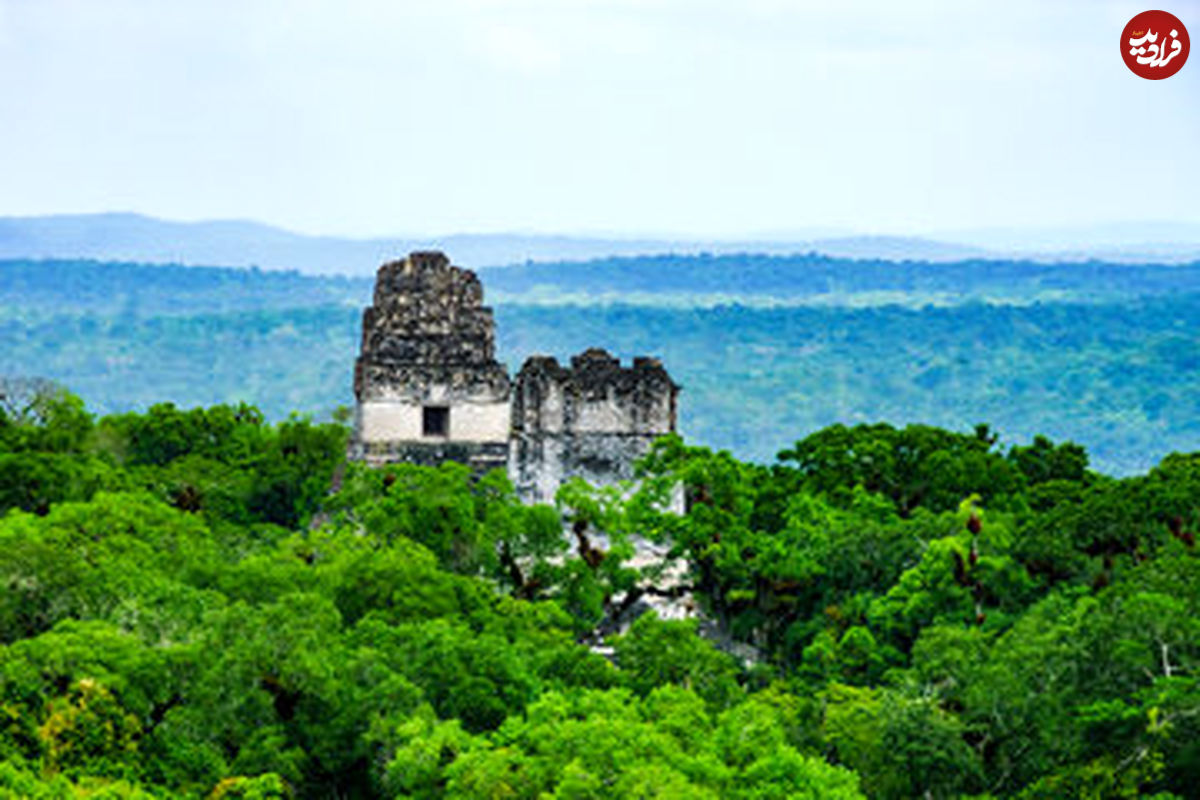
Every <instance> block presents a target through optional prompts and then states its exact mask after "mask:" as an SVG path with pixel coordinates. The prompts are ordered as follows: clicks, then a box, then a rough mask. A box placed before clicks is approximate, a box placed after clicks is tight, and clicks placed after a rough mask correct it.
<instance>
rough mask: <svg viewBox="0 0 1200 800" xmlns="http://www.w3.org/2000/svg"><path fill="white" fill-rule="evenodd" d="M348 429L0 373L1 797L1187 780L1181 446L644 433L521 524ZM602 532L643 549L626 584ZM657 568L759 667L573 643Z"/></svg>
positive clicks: (1171, 784) (1189, 630)
mask: <svg viewBox="0 0 1200 800" xmlns="http://www.w3.org/2000/svg"><path fill="white" fill-rule="evenodd" d="M346 435H347V431H346V429H345V428H344V427H343V426H342V425H340V424H338V423H335V422H330V423H314V422H312V421H310V420H308V419H306V418H301V417H292V418H289V419H286V420H283V421H280V422H275V423H272V422H269V421H267V420H265V419H264V417H263V415H262V414H261V413H260V412H258V410H257V409H255V408H253V407H251V406H247V405H216V406H212V407H208V408H194V409H189V410H183V409H179V408H177V407H175V406H172V405H170V404H159V405H154V406H152V407H150V408H149V409H147V410H146V411H143V412H128V413H121V414H115V415H107V416H100V417H97V416H95V415H93V414H91V413H89V412H88V411H87V409H86V408H85V406H84V404H83V402H82V401H81V400H79V399H78V398H76V397H75V396H73V395H71V394H68V393H66V392H63V391H61V390H58V389H56V388H55V387H53V386H50V385H48V384H42V383H36V382H34V383H30V382H9V383H7V384H6V385H5V399H4V405H3V412H2V413H0V509H3V516H2V517H0V640H2V644H0V796H7V797H21V798H26V797H34V798H59V797H89V798H101V797H102V798H127V797H128V798H133V797H177V796H183V797H198V798H282V797H305V798H307V797H313V798H322V797H331V798H332V797H342V798H345V797H360V798H374V797H388V798H392V797H423V798H435V797H458V798H468V797H470V798H476V797H482V798H488V797H492V798H510V797H512V798H538V797H562V798H567V797H570V798H622V797H627V798H635V797H636V798H648V797H660V798H667V797H672V798H674V797H734V798H737V797H744V798H785V797H789V798H791V797H798V798H806V797H807V798H856V797H881V798H906V797H929V798H949V797H976V798H983V797H995V798H1001V797H1005V798H1007V797H1013V798H1026V799H1032V798H1132V797H1150V796H1157V797H1159V798H1163V799H1164V800H1165V799H1166V798H1171V797H1188V796H1194V787H1195V786H1196V785H1198V783H1200V744H1198V743H1200V684H1198V680H1200V675H1198V672H1197V669H1198V668H1200V623H1198V622H1197V619H1198V616H1197V612H1198V611H1200V609H1198V608H1197V606H1198V605H1200V561H1198V560H1197V556H1196V551H1195V535H1196V531H1197V529H1198V528H1200V455H1196V454H1192V455H1172V456H1170V457H1168V458H1166V459H1165V460H1163V461H1162V462H1161V463H1160V464H1158V465H1157V466H1155V467H1154V468H1153V469H1151V470H1149V471H1148V472H1147V473H1145V474H1143V475H1137V476H1132V477H1126V478H1121V479H1116V478H1111V477H1106V476H1104V475H1102V474H1099V473H1097V472H1095V471H1092V470H1091V469H1090V468H1089V464H1088V456H1087V453H1086V452H1085V450H1084V449H1083V448H1082V447H1080V446H1078V445H1076V444H1074V443H1071V442H1058V443H1055V442H1052V441H1050V440H1049V439H1045V438H1037V439H1035V440H1034V441H1032V442H1031V443H1029V444H1023V445H1017V446H1009V445H1007V444H1005V443H1004V442H1003V441H1001V440H999V439H998V437H997V434H996V433H995V432H994V431H993V430H991V429H989V428H987V427H986V426H979V427H977V428H975V429H973V430H972V429H966V430H963V431H949V430H944V429H939V428H934V427H928V426H920V425H911V426H906V427H902V428H898V427H894V426H892V425H886V424H870V425H856V426H850V427H847V426H831V427H827V428H825V429H822V430H820V431H817V432H815V433H813V434H811V435H809V436H807V437H804V438H802V439H800V440H799V441H796V442H794V443H792V444H790V445H786V446H785V447H784V448H783V450H782V452H780V454H779V459H778V460H777V461H775V462H774V463H772V464H769V465H764V464H757V463H749V462H745V461H741V460H739V459H737V458H735V457H733V456H732V455H730V454H729V453H727V452H714V451H712V450H710V449H707V448H704V447H699V446H696V445H694V444H690V443H688V442H685V441H684V440H682V439H680V438H678V437H669V438H666V439H663V440H661V441H660V442H659V443H658V444H657V445H656V447H655V449H654V450H653V451H652V453H651V454H650V455H649V456H648V457H647V458H646V459H645V460H644V462H643V463H642V464H641V475H642V481H641V484H640V488H639V489H638V490H637V491H636V492H634V493H633V494H630V495H623V494H622V493H621V492H619V491H607V490H594V489H592V488H590V487H587V486H586V485H582V484H579V483H572V484H568V485H567V486H565V487H564V488H563V490H562V491H561V492H560V494H559V498H558V506H557V507H556V508H551V507H547V506H534V507H526V506H523V505H521V504H520V503H518V502H517V501H516V499H515V497H514V495H513V491H512V487H511V486H510V485H509V484H508V481H507V479H506V478H505V477H504V476H503V475H502V474H501V473H492V474H489V475H487V476H485V477H483V478H482V479H479V480H475V479H473V478H472V477H471V476H470V474H469V473H468V472H467V470H466V469H465V468H462V467H459V466H457V465H445V466H443V467H440V468H436V469H435V468H419V467H415V466H411V465H396V466H392V467H388V468H384V469H379V470H370V469H366V468H364V467H362V466H361V465H356V464H346V463H344V452H345V438H346ZM784 441H785V442H786V440H784ZM781 444H783V442H781ZM677 487H682V493H683V499H684V505H685V507H686V512H685V513H682V514H675V513H670V512H668V511H665V510H664V509H665V508H666V507H667V506H666V504H665V499H666V497H667V496H668V495H670V494H671V493H672V492H675V491H678V488H677ZM564 522H565V523H566V524H567V530H568V531H569V532H570V533H569V534H568V535H564V527H563V525H564ZM601 533H603V534H605V536H604V537H601V536H600V534H601ZM634 534H637V535H640V536H645V537H649V538H651V539H655V540H658V541H660V542H663V543H667V544H668V545H669V553H668V555H667V557H666V558H665V559H664V561H663V562H660V563H654V564H650V565H643V566H640V567H637V568H635V567H633V566H632V565H631V557H632V555H633V545H632V540H631V538H630V537H631V536H633V535H634ZM602 541H604V542H607V544H605V545H603V546H601V545H600V544H599V542H602ZM665 562H676V563H677V564H681V565H683V568H684V575H685V577H684V581H685V583H686V586H685V587H684V588H686V589H687V590H688V591H690V592H691V594H692V596H693V597H694V599H695V601H696V603H697V604H698V605H699V607H700V608H701V609H702V610H703V612H704V613H705V615H706V616H707V617H708V618H710V619H713V620H716V621H718V622H719V623H720V626H721V628H722V630H723V631H724V632H725V635H726V636H727V637H728V638H730V639H732V640H733V641H735V642H739V643H741V645H742V646H743V647H745V646H750V647H753V648H754V650H755V651H756V652H757V653H758V658H757V659H754V660H751V661H743V660H741V659H739V658H734V657H732V656H730V655H728V654H727V653H726V652H723V651H722V650H720V649H717V648H716V647H715V646H714V645H713V644H711V643H710V641H709V640H707V639H705V638H703V637H701V636H699V635H698V634H697V632H696V627H695V623H694V622H688V621H676V622H664V621H660V620H658V619H657V618H655V617H654V616H653V615H646V616H643V617H641V618H640V619H639V620H638V621H637V622H636V623H635V624H634V625H633V626H632V628H631V629H629V630H628V631H627V632H626V633H624V634H623V635H618V636H610V637H608V639H607V640H606V644H608V645H610V646H611V647H612V659H611V660H610V659H608V658H606V657H603V656H601V655H598V654H597V653H596V652H594V651H593V650H592V649H591V648H590V647H589V646H588V645H589V644H592V643H594V642H595V632H596V629H597V626H598V625H601V624H602V622H603V621H604V620H605V618H606V616H607V615H608V614H610V613H611V612H612V611H613V607H614V606H616V605H625V604H626V603H627V601H628V600H629V599H630V598H631V597H636V595H637V594H638V593H646V592H652V591H654V590H655V587H657V586H659V583H660V582H661V574H662V570H663V569H664V568H665V567H666V566H668V565H667V564H666V563H665Z"/></svg>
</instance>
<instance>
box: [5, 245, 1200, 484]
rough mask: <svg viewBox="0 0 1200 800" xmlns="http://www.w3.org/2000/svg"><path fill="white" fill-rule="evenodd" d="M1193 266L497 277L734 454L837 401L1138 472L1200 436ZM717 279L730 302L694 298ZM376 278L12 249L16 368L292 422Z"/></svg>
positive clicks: (332, 395)
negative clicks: (1057, 444) (657, 380)
mask: <svg viewBox="0 0 1200 800" xmlns="http://www.w3.org/2000/svg"><path fill="white" fill-rule="evenodd" d="M1197 275H1200V271H1198V270H1197V269H1196V267H1194V266H1156V265H1146V266H1137V265H1113V264H1100V263H1092V264H1036V263H1031V262H994V263H993V262H965V263H963V264H930V263H924V262H871V261H866V262H859V261H849V260H845V259H829V258H824V257H819V256H803V257H801V256H796V257H767V256H751V255H747V256H721V257H711V258H703V257H666V256H664V257H647V258H642V259H621V260H614V261H598V262H588V263H584V264H558V265H531V266H528V267H512V268H504V269H496V270H486V271H484V274H483V280H484V281H485V288H486V292H487V298H488V300H489V302H491V303H493V304H494V305H495V312H496V320H497V345H498V351H499V352H498V355H499V357H500V359H501V360H502V361H505V362H507V364H508V366H509V368H510V370H511V371H514V372H515V371H516V370H517V369H518V368H519V366H520V364H521V363H522V362H523V361H524V359H525V358H526V357H528V356H529V355H531V354H534V353H546V354H551V355H555V356H557V357H559V358H560V359H565V358H569V357H570V356H571V355H574V354H576V353H579V352H581V351H583V350H584V349H586V348H588V347H593V346H597V345H602V346H605V347H608V348H609V349H610V350H612V351H613V352H614V353H615V354H617V355H619V356H621V357H622V358H625V359H628V358H630V357H632V356H635V355H643V354H653V355H657V356H659V357H661V358H662V359H663V362H664V364H665V365H666V366H667V368H668V369H669V370H670V372H671V374H672V376H673V377H674V378H675V379H676V380H677V381H678V382H679V383H680V384H682V385H683V388H684V392H683V395H682V398H681V403H680V425H681V430H682V431H683V432H684V434H685V435H686V436H687V437H688V438H689V439H690V440H692V441H695V442H699V443H703V444H707V445H710V446H712V447H714V448H718V449H729V450H731V451H732V452H733V453H735V454H736V455H737V456H739V457H740V458H744V459H749V460H755V461H759V462H762V463H769V462H770V460H771V459H772V458H773V457H774V454H775V451H776V450H778V449H779V446H780V443H781V442H786V441H789V440H790V439H792V438H796V437H798V436H801V435H803V434H807V433H812V432H814V431H817V430H820V429H822V428H824V427H826V426H828V425H831V424H834V423H838V422H843V423H848V424H850V423H858V422H874V421H876V420H888V421H890V422H892V423H894V424H907V423H909V422H920V423H927V424H933V425H939V426H942V427H947V428H951V429H956V430H958V429H966V428H969V427H971V426H973V425H974V424H975V423H977V422H979V421H981V420H987V421H989V422H991V423H992V424H993V425H995V426H996V427H997V428H999V429H1001V430H1003V431H1004V432H1005V434H1006V436H1007V437H1009V438H1010V440H1012V441H1020V442H1025V443H1028V442H1029V441H1032V438H1033V437H1034V436H1035V435H1038V434H1046V435H1050V436H1052V437H1054V438H1061V439H1070V440H1073V441H1077V442H1080V443H1082V444H1084V445H1086V446H1087V448H1088V452H1089V453H1090V454H1091V457H1092V460H1093V463H1094V465H1095V466H1096V467H1097V468H1098V469H1100V470H1101V471H1104V472H1107V473H1111V474H1135V473H1139V472H1145V471H1146V470H1147V469H1149V468H1150V467H1152V466H1153V465H1154V464H1156V463H1157V462H1158V461H1159V460H1160V459H1161V458H1162V457H1163V456H1165V455H1166V454H1167V453H1170V452H1172V451H1175V450H1183V451H1191V450H1197V449H1200V368H1198V367H1200V359H1198V358H1197V355H1196V354H1197V353H1200V294H1198V293H1197V291H1196V289H1197V287H1198V286H1200V278H1197ZM548 281H551V282H556V283H553V285H549V288H547V286H548V284H547V282H548ZM680 286H685V287H686V286H691V287H692V289H693V290H694V292H693V294H692V295H687V294H685V295H680V294H679V293H678V292H677V291H676V290H677V289H678V288H679V287H680ZM539 287H541V288H539ZM622 287H623V288H622ZM614 288H622V291H623V292H624V294H622V293H617V294H615V295H614V294H612V292H611V290H613V289H614ZM710 291H711V292H715V293H717V294H719V295H720V297H721V301H720V303H719V304H716V305H713V304H712V303H709V302H708V301H705V300H704V298H703V297H702V296H701V294H703V293H704V292H710ZM639 293H640V294H639ZM696 293H700V294H696ZM369 297H370V283H369V281H365V280H362V279H347V278H313V277H306V276H301V275H297V274H295V273H285V272H265V271H254V270H233V269H218V268H196V267H182V266H171V265H159V266H154V265H138V264H103V263H95V262H63V261H12V262H0V375H41V376H45V377H48V378H52V379H55V380H57V381H59V382H61V383H64V384H66V385H67V386H70V387H71V388H72V389H73V390H75V391H77V392H79V393H80V394H81V395H83V396H85V397H87V398H88V402H89V403H90V404H91V405H92V407H93V408H94V409H95V410H97V411H98V412H101V413H112V412H121V411H127V410H132V409H140V410H145V409H147V408H149V407H150V406H151V405H153V404H154V403H157V402H162V401H168V400H169V401H172V402H175V403H177V404H179V405H181V406H191V405H212V404H217V403H237V402H243V401H245V402H251V403H253V404H254V405H256V406H257V407H258V408H260V409H261V410H262V411H263V413H264V414H266V416H267V417H268V418H269V419H271V420H275V421H278V420H282V419H285V418H286V417H287V415H288V414H289V413H291V412H292V411H294V410H299V411H301V412H304V413H310V414H313V415H314V416H315V417H318V418H326V419H327V418H328V415H329V414H330V413H331V412H332V411H333V410H334V409H335V408H337V407H338V406H341V405H349V404H350V403H351V402H352V394H351V372H352V369H351V364H352V362H353V359H354V357H355V355H356V353H357V349H358V344H359V340H360V336H361V310H362V307H363V306H364V305H365V304H366V303H367V302H368V299H369ZM547 297H548V298H549V299H550V300H551V301H552V302H541V300H539V298H543V299H545V298H547ZM763 298H768V299H772V302H775V301H779V303H781V304H777V305H768V306H766V307H764V306H762V305H758V303H760V301H762V300H763ZM789 298H791V299H796V298H799V299H800V301H802V302H801V304H799V305H788V304H787V303H788V302H791V300H789ZM931 299H937V303H936V304H935V305H927V303H929V302H930V301H931ZM810 301H812V302H811V303H810Z"/></svg>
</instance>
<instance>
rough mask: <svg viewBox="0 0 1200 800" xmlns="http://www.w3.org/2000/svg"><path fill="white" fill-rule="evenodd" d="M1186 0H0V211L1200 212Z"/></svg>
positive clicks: (399, 225) (980, 221)
mask: <svg viewBox="0 0 1200 800" xmlns="http://www.w3.org/2000/svg"><path fill="white" fill-rule="evenodd" d="M1147 7H1159V8H1164V9H1165V10H1169V11H1172V12H1173V13H1175V14H1176V15H1177V16H1179V17H1180V18H1182V19H1183V21H1184V23H1185V24H1187V25H1188V26H1189V28H1190V30H1191V34H1192V37H1193V39H1194V40H1195V41H1197V42H1200V0H1172V2H1168V3H1167V4H1166V5H1162V4H1151V6H1147V5H1146V0H1138V2H1105V1H1104V0H1086V1H1082V0H1081V1H1079V2H1065V1H1064V0H991V1H989V2H978V1H976V0H944V1H943V2H931V1H929V0H900V1H897V0H870V1H868V0H858V1H855V0H840V1H839V2H826V3H816V2H781V1H775V2H772V1H770V0H762V1H761V2H755V1H754V0H739V1H737V2H704V1H703V0H647V1H646V2H634V1H633V0H593V1H591V2H588V1H585V0H558V1H557V2H537V1H531V2H501V1H500V0H492V1H488V0H431V1H430V2H396V1H395V0H392V1H390V2H384V0H370V1H365V0H364V1H362V2H355V0H274V1H267V0H263V1H257V0H233V1H229V0H204V2H181V1H176V2H164V1H163V0H103V2H101V1H100V0H95V1H93V2H83V1H82V0H73V1H72V0H0V214H40V213H53V212H87V211H103V210H132V211H139V212H143V213H147V214H153V215H157V216H164V217H169V218H176V219H201V218H231V217H240V218H251V219H257V220H262V221H265V222H270V223H274V224H279V225H283V226H286V227H290V228H293V229H296V230H300V231H304V232H311V233H330V234H351V235H371V234H413V235H429V234H437V233H446V232H451V231H472V232H477V231H505V230H520V231H539V232H569V233H583V232H592V233H598V232H604V233H626V234H646V233H651V234H675V235H686V236H704V237H712V236H745V235H761V234H763V233H768V234H784V235H786V234H790V233H794V232H807V231H811V230H813V229H817V230H820V229H843V230H854V231H861V232H872V233H897V234H919V233H929V232H937V231H944V230H951V229H962V228H978V227H984V226H1028V225H1060V224H1083V223H1096V222H1108V221H1117V220H1142V219H1156V220H1179V221H1186V222H1200V188H1198V186H1200V55H1198V54H1192V57H1191V59H1190V61H1189V63H1188V64H1187V65H1186V66H1185V67H1184V69H1183V70H1182V71H1181V72H1180V73H1179V74H1178V75H1177V76H1175V77H1173V78H1170V79H1168V80H1166V81H1156V82H1151V81H1144V80H1141V79H1139V78H1137V77H1135V76H1134V75H1132V74H1131V73H1129V72H1128V70H1127V69H1126V68H1125V66H1124V64H1123V63H1122V61H1121V58H1120V55H1119V52H1118V39H1119V37H1120V33H1121V29H1122V27H1123V25H1124V23H1125V22H1126V21H1127V20H1128V19H1129V18H1130V17H1132V16H1133V15H1134V14H1135V13H1137V12H1139V11H1143V10H1145V8H1147Z"/></svg>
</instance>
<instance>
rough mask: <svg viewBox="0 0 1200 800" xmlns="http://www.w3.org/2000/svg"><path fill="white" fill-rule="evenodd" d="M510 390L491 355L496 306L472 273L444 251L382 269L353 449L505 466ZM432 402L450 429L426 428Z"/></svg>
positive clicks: (360, 367) (375, 455)
mask: <svg viewBox="0 0 1200 800" xmlns="http://www.w3.org/2000/svg"><path fill="white" fill-rule="evenodd" d="M510 389H511V385H510V382H509V377H508V371H507V370H506V369H505V368H504V366H503V365H502V364H500V363H498V362H497V361H496V359H495V333H494V322H493V319H492V310H491V309H490V308H488V307H486V306H484V305H483V287H482V286H481V285H480V282H479V279H478V278H477V277H476V276H475V273H474V272H471V271H470V270H464V269H461V268H459V267H456V266H452V265H451V264H450V261H449V259H448V258H446V256H445V255H443V254H442V253H438V252H418V253H412V254H411V255H410V256H409V257H408V258H406V259H404V260H402V261H393V262H391V263H388V264H384V265H383V266H382V267H380V268H379V271H378V273H377V275H376V280H375V297H374V303H373V304H372V305H371V306H369V307H368V308H367V309H366V310H365V311H364V312H363V335H362V351H361V354H360V355H359V358H358V361H357V362H356V363H355V370H354V394H355V397H356V398H357V400H358V412H357V415H356V424H355V436H354V442H353V444H352V446H351V456H352V457H358V458H365V459H366V460H368V461H371V462H373V463H382V462H387V461H394V460H410V461H418V462H436V461H439V460H445V459H447V458H450V459H452V460H467V461H469V462H471V463H474V464H476V465H478V466H503V465H504V463H505V460H506V453H505V451H506V450H507V444H508V439H509V427H510V418H511V414H510V411H509V392H510ZM429 406H437V407H442V408H446V409H448V425H447V430H446V431H445V432H444V434H438V435H427V434H426V432H425V431H424V425H423V414H424V409H425V408H426V407H429ZM449 444H456V445H463V447H457V448H454V447H451V448H448V447H447V445H449ZM471 445H479V447H472V446H471ZM485 445H486V446H485ZM497 453H500V454H501V455H499V457H497Z"/></svg>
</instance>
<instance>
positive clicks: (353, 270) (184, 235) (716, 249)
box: [0, 213, 985, 275]
mask: <svg viewBox="0 0 1200 800" xmlns="http://www.w3.org/2000/svg"><path fill="white" fill-rule="evenodd" d="M429 248H436V249H441V250H445V251H446V252H447V253H449V254H450V255H451V256H452V257H453V258H454V260H455V262H456V263H459V264H463V265H466V266H470V267H484V266H501V265H506V264H519V263H524V262H526V261H563V260H571V261H580V260H587V259H594V258H604V257H608V256H620V255H625V256H630V255H639V254H660V253H679V254H696V253H702V252H709V253H737V252H759V253H770V254H788V253H805V252H810V251H816V252H821V253H825V254H828V255H832V256H841V257H846V258H892V259H923V260H929V261H944V260H951V259H963V258H972V257H978V256H982V255H985V251H983V250H981V249H980V248H976V247H971V246H968V245H961V244H947V243H944V242H936V241H931V240H925V239H919V238H908V237H894V236H868V237H840V238H832V239H814V240H807V241H776V240H767V239H763V240H742V241H732V240H730V241H724V240H684V239H651V238H618V237H614V238H600V237H579V236H556V235H537V234H504V233H496V234H452V235H447V236H430V237H422V238H417V237H408V238H406V237H392V238H376V239H349V238H338V237H330V236H307V235H304V234H298V233H292V232H290V231H286V230H283V229H281V228H275V227H272V226H270V225H263V224H261V223H257V222H248V221H242V220H223V221H211V222H172V221H167V220H161V219H155V218H153V217H146V216H142V215H139V214H124V213H122V214H69V215H54V216H43V217H0V259H28V258H57V259H79V258H90V259H97V260H101V261H136V262H149V263H160V264H161V263H174V264H186V265H196V264H221V265H225V266H234V267H250V266H257V267H261V268H263V269H294V270H297V271H299V272H303V273H308V274H322V273H323V274H342V275H368V274H372V273H373V272H374V270H375V268H376V267H377V266H378V265H379V264H380V263H382V262H384V261H387V260H389V259H393V258H396V257H399V256H401V255H404V254H407V253H408V252H409V251H410V250H418V249H429Z"/></svg>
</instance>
